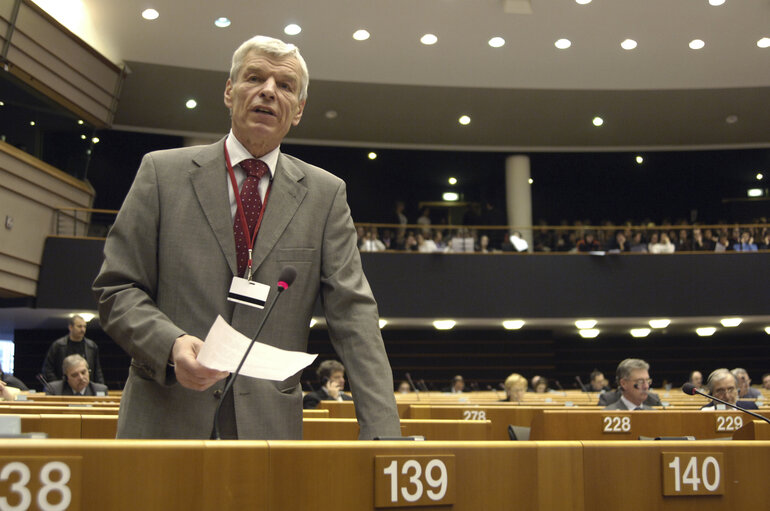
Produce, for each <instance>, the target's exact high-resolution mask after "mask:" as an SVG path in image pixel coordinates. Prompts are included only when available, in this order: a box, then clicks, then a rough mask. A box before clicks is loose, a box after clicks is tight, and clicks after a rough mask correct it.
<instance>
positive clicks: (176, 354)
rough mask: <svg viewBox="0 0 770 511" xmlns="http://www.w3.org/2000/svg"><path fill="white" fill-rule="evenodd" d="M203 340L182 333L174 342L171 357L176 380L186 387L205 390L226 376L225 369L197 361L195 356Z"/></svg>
mask: <svg viewBox="0 0 770 511" xmlns="http://www.w3.org/2000/svg"><path fill="white" fill-rule="evenodd" d="M202 346H203V341H202V340H200V339H198V338H197V337H194V336H192V335H183V336H181V337H178V338H177V339H176V341H175V342H174V347H173V349H172V350H171V359H172V362H173V363H174V372H175V373H176V379H177V381H178V382H179V383H180V384H181V385H182V386H183V387H186V388H188V389H192V390H206V389H207V388H209V387H211V386H212V385H214V384H215V383H216V382H218V381H219V380H223V379H225V378H227V375H228V374H230V373H228V372H227V371H217V370H216V369H209V368H208V367H204V366H202V365H201V364H199V363H198V361H197V360H196V358H197V357H198V352H199V351H200V349H201V347H202Z"/></svg>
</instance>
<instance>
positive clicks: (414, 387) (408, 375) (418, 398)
mask: <svg viewBox="0 0 770 511" xmlns="http://www.w3.org/2000/svg"><path fill="white" fill-rule="evenodd" d="M406 381H408V382H409V385H411V386H412V390H414V393H415V394H416V395H417V401H419V400H420V389H418V388H417V385H415V384H414V381H413V380H412V375H411V374H409V373H406Z"/></svg>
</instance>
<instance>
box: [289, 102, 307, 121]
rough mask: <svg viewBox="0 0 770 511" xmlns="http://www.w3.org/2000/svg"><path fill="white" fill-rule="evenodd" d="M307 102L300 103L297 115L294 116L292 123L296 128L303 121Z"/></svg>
mask: <svg viewBox="0 0 770 511" xmlns="http://www.w3.org/2000/svg"><path fill="white" fill-rule="evenodd" d="M306 102H307V100H305V101H300V103H299V108H298V109H297V113H296V114H294V119H292V121H291V125H292V126H296V125H297V124H299V121H300V119H302V112H304V110H305V103H306Z"/></svg>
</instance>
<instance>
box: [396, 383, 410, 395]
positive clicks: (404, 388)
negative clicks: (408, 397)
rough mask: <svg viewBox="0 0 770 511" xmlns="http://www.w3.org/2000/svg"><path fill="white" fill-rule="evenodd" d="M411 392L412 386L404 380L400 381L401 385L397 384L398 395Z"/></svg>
mask: <svg viewBox="0 0 770 511" xmlns="http://www.w3.org/2000/svg"><path fill="white" fill-rule="evenodd" d="M411 391H412V386H411V385H409V382H408V381H406V380H401V383H399V384H398V393H399V394H409V393H410V392H411Z"/></svg>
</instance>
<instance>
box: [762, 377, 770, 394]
mask: <svg viewBox="0 0 770 511" xmlns="http://www.w3.org/2000/svg"><path fill="white" fill-rule="evenodd" d="M762 388H763V389H768V390H770V374H766V375H765V377H764V378H762Z"/></svg>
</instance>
